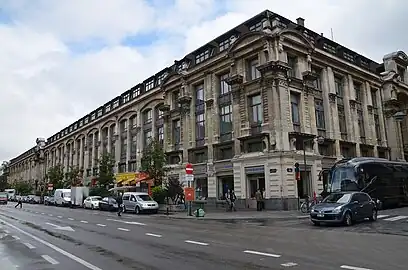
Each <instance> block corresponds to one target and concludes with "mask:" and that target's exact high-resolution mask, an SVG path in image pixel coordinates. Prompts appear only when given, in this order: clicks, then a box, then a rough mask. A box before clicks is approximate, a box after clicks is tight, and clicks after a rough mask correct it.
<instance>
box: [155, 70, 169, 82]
mask: <svg viewBox="0 0 408 270" xmlns="http://www.w3.org/2000/svg"><path fill="white" fill-rule="evenodd" d="M166 76H167V72H165V73H163V74H161V75H160V76H159V78H158V79H157V85H160V84H161V83H162V81H163V80H164V78H166Z"/></svg>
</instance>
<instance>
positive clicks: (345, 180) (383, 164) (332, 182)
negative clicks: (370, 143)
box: [326, 157, 408, 207]
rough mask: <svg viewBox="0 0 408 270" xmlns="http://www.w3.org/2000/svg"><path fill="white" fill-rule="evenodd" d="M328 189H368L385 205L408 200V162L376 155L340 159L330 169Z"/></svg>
mask: <svg viewBox="0 0 408 270" xmlns="http://www.w3.org/2000/svg"><path fill="white" fill-rule="evenodd" d="M326 191H327V192H328V193H332V192H337V191H362V192H366V193H368V194H369V195H370V196H371V197H372V198H373V199H374V200H375V201H377V202H378V203H379V204H380V206H382V207H395V206H400V205H404V204H408V163H407V162H399V161H390V160H387V159H383V158H374V157H359V158H352V159H343V160H340V161H338V162H337V163H336V164H334V166H333V167H332V168H331V169H330V170H329V171H328V183H327V185H326Z"/></svg>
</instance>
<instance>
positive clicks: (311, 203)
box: [300, 197, 318, 214]
mask: <svg viewBox="0 0 408 270" xmlns="http://www.w3.org/2000/svg"><path fill="white" fill-rule="evenodd" d="M308 203H309V207H307V204H308ZM317 203H318V201H317V200H310V197H307V199H306V200H305V201H304V202H303V203H302V204H301V205H300V211H301V212H302V213H304V214H306V213H309V212H310V208H312V207H313V206H314V205H316V204H317Z"/></svg>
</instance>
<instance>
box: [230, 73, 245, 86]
mask: <svg viewBox="0 0 408 270" xmlns="http://www.w3.org/2000/svg"><path fill="white" fill-rule="evenodd" d="M243 81H244V77H243V76H242V75H240V74H233V75H231V76H230V77H228V78H227V79H226V80H225V82H226V83H227V84H229V85H231V86H233V85H241V84H242V83H243Z"/></svg>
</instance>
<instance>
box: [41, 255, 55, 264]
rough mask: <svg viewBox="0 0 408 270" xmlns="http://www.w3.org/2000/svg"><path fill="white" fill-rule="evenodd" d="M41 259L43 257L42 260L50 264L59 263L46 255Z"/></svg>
mask: <svg viewBox="0 0 408 270" xmlns="http://www.w3.org/2000/svg"><path fill="white" fill-rule="evenodd" d="M41 257H43V259H44V260H46V261H47V262H49V263H50V264H59V262H58V261H57V260H54V259H53V258H51V257H50V256H48V255H41Z"/></svg>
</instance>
